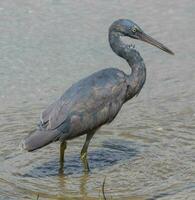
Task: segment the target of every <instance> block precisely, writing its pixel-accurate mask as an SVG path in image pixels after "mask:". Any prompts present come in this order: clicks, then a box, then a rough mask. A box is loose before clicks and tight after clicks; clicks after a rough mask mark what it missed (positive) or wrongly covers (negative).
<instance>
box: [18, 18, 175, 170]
mask: <svg viewBox="0 0 195 200" xmlns="http://www.w3.org/2000/svg"><path fill="white" fill-rule="evenodd" d="M124 36H126V37H130V38H133V39H136V40H141V41H144V42H147V43H149V44H151V45H154V46H156V47H158V48H160V49H161V50H163V51H165V52H167V53H169V54H172V55H174V53H173V52H172V51H171V50H170V49H168V48H167V47H166V46H164V45H163V44H162V43H160V42H158V41H157V40H155V39H153V38H152V37H150V36H149V35H147V34H146V33H144V31H143V30H142V29H141V28H140V27H139V26H138V25H137V24H136V23H135V22H133V21H131V20H129V19H118V20H116V21H114V22H113V23H112V24H111V26H110V28H109V33H108V39H109V43H110V47H111V49H112V50H113V51H114V52H115V53H116V54H117V55H118V56H120V57H122V58H123V59H125V60H126V61H127V63H128V64H129V66H130V68H131V73H130V74H126V73H124V72H123V71H121V70H120V69H117V68H106V69H103V70H100V71H97V72H95V73H93V74H92V75H90V76H88V77H86V78H84V79H82V80H80V81H78V82H76V83H75V84H73V85H72V86H71V87H70V88H69V89H67V90H66V91H65V92H64V94H63V95H62V96H61V97H60V98H59V99H58V100H56V101H55V102H54V103H52V104H51V105H49V106H48V107H47V108H46V110H44V111H43V112H42V113H41V117H40V122H39V123H38V126H37V128H36V130H35V131H33V132H32V133H30V134H29V135H28V136H27V137H25V138H24V139H23V140H22V142H21V147H22V148H23V149H25V150H27V151H34V150H36V149H39V148H41V147H43V146H45V145H48V144H50V143H51V142H54V141H60V164H61V167H63V163H64V152H65V149H66V146H67V141H68V140H71V139H73V138H76V137H79V136H81V135H84V134H86V139H85V143H84V145H83V147H82V150H81V153H80V158H81V160H82V162H83V166H84V171H86V172H88V171H89V164H88V159H87V151H88V146H89V143H90V141H91V139H92V137H93V135H94V134H95V132H96V131H97V129H98V128H100V127H101V126H102V125H104V124H108V123H110V122H112V121H113V120H114V118H115V117H116V116H117V114H118V112H119V111H120V109H121V107H122V105H123V104H124V103H126V102H127V101H128V100H130V99H131V98H133V97H135V96H137V95H138V94H139V93H140V91H141V89H142V87H143V85H144V83H145V80H146V67H145V64H144V61H143V58H142V57H141V55H140V53H139V52H138V51H137V50H136V48H135V46H134V45H129V44H126V43H125V42H123V41H122V37H124Z"/></svg>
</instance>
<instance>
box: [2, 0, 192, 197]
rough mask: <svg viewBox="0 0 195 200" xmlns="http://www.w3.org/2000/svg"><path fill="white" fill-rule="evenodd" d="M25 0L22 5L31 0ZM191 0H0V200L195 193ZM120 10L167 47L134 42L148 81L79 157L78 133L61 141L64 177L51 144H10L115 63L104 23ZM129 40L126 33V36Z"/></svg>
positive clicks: (119, 14) (117, 60) (118, 15)
mask: <svg viewBox="0 0 195 200" xmlns="http://www.w3.org/2000/svg"><path fill="white" fill-rule="evenodd" d="M30 2H31V3H30ZM194 10H195V1H193V0H186V1H183V0H172V1H168V0H166V1H155V0H148V1H144V0H142V1H136V0H129V1H118V0H113V1H87V0H84V1H78V0H76V1H65V0H53V1H52V0H43V1H39V0H35V1H25V0H16V1H14V0H6V1H1V2H0V84H1V86H0V199H33V198H34V199H35V198H36V195H37V194H39V195H40V200H41V199H99V194H101V192H100V189H101V185H102V182H103V179H104V177H105V176H106V177H107V178H106V186H105V193H106V196H107V197H108V199H109V198H110V197H112V198H113V199H133V200H138V199H139V200H142V199H160V200H170V199H175V200H176V199H177V200H178V199H182V200H183V199H188V200H190V199H191V200H193V199H195V64H194V63H195V56H194V55H195V46H194V44H195V39H194V35H195V12H194ZM118 18H129V19H132V20H134V21H136V22H137V23H138V24H139V25H140V26H141V27H142V28H143V30H145V32H147V33H148V34H150V35H151V36H153V37H154V38H156V39H158V40H159V41H162V42H164V44H165V45H167V46H168V47H170V49H171V50H173V51H174V52H175V54H176V55H175V56H174V57H173V56H170V55H168V54H165V53H164V52H162V51H160V50H158V49H156V48H154V47H151V46H149V45H146V44H143V43H140V42H137V41H135V43H136V48H137V49H138V50H139V51H140V52H141V54H142V56H143V58H144V60H145V63H146V66H147V81H146V84H145V86H144V88H143V90H142V91H141V93H140V95H139V96H138V97H137V98H134V99H132V100H131V101H129V102H128V103H127V104H126V105H124V107H123V109H122V110H121V112H120V113H119V115H118V116H117V118H116V119H115V121H114V122H113V123H112V124H110V125H108V126H104V127H102V128H101V129H100V130H99V131H98V132H97V133H96V135H95V137H94V138H93V140H92V142H91V145H90V148H89V162H90V168H91V173H90V174H89V175H85V174H83V172H82V165H81V162H80V159H79V154H80V150H81V147H82V145H83V143H84V139H85V138H84V137H80V138H77V139H75V140H72V141H70V142H69V143H68V149H67V151H66V154H65V155H66V157H65V168H64V176H60V175H59V173H58V169H59V163H58V158H59V144H58V143H54V144H51V145H49V146H47V147H45V148H43V149H40V150H39V151H36V152H34V153H26V152H21V151H20V149H19V147H18V145H19V143H20V140H21V139H22V138H23V137H24V136H25V135H27V133H28V132H29V131H31V130H32V129H33V128H34V127H35V126H36V123H37V121H38V119H39V115H40V112H41V111H42V110H43V109H44V108H46V106H47V105H48V104H50V103H51V102H52V101H53V100H55V99H56V98H58V96H60V95H61V94H62V93H63V91H64V90H65V89H67V88H68V87H69V86H70V85H71V84H72V83H74V82H75V81H77V80H79V79H81V78H83V77H85V76H87V75H89V74H91V73H92V72H95V71H97V70H99V69H102V68H105V67H110V66H115V67H120V68H121V69H123V70H124V71H126V72H128V70H129V68H128V65H127V64H126V62H125V61H123V60H122V59H120V58H119V57H117V56H116V55H115V54H114V53H113V52H112V51H111V49H110V47H109V45H108V42H107V30H108V27H109V25H110V24H111V23H112V21H114V20H115V19H118ZM131 42H132V41H131Z"/></svg>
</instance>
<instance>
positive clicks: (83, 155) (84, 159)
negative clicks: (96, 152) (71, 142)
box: [81, 131, 95, 172]
mask: <svg viewBox="0 0 195 200" xmlns="http://www.w3.org/2000/svg"><path fill="white" fill-rule="evenodd" d="M94 133H95V131H92V132H90V133H88V134H87V136H86V140H85V144H84V145H83V148H82V150H81V160H82V162H83V165H84V171H85V172H88V171H89V165H88V161H87V149H88V146H89V143H90V141H91V138H92V137H93V135H94Z"/></svg>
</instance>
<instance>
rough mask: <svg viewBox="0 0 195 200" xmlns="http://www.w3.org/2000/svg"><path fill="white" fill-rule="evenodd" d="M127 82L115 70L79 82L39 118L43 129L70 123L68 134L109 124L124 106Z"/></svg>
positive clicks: (95, 74)
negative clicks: (43, 126)
mask: <svg viewBox="0 0 195 200" xmlns="http://www.w3.org/2000/svg"><path fill="white" fill-rule="evenodd" d="M126 89H127V85H126V81H125V75H124V73H123V72H121V71H120V70H117V69H110V70H108V69H107V70H102V71H99V72H97V73H94V74H93V75H91V76H89V77H87V78H85V79H83V80H81V81H79V82H78V83H76V84H74V85H73V86H72V87H71V88H69V89H68V90H67V91H66V92H65V93H64V95H63V96H62V97H61V98H60V99H59V100H57V101H56V102H55V103H53V104H52V105H51V106H49V107H48V108H47V109H46V110H45V111H44V112H43V113H42V115H41V122H42V125H45V127H46V129H52V130H53V129H56V128H60V129H61V132H63V131H64V130H63V129H64V125H63V124H64V123H68V124H69V132H70V130H71V132H75V134H76V132H78V131H86V130H90V129H94V128H97V127H99V126H100V125H102V124H104V123H107V122H110V121H112V119H113V118H114V117H115V116H116V114H117V113H118V111H119V110H120V108H121V106H122V104H123V103H124V99H125V95H126Z"/></svg>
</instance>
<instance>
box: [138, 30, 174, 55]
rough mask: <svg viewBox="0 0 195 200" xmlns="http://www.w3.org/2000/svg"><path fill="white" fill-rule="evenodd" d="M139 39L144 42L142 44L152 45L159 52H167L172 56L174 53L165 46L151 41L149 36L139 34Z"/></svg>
mask: <svg viewBox="0 0 195 200" xmlns="http://www.w3.org/2000/svg"><path fill="white" fill-rule="evenodd" d="M139 39H140V40H142V41H144V42H147V43H149V44H151V45H154V46H156V47H158V48H159V49H161V50H163V51H165V52H167V53H169V54H171V55H174V53H173V52H172V51H171V50H170V49H168V48H167V47H166V46H164V45H163V44H161V43H160V42H158V41H157V40H155V39H153V38H152V37H150V36H149V35H147V34H145V33H144V32H142V33H140V34H139Z"/></svg>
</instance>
